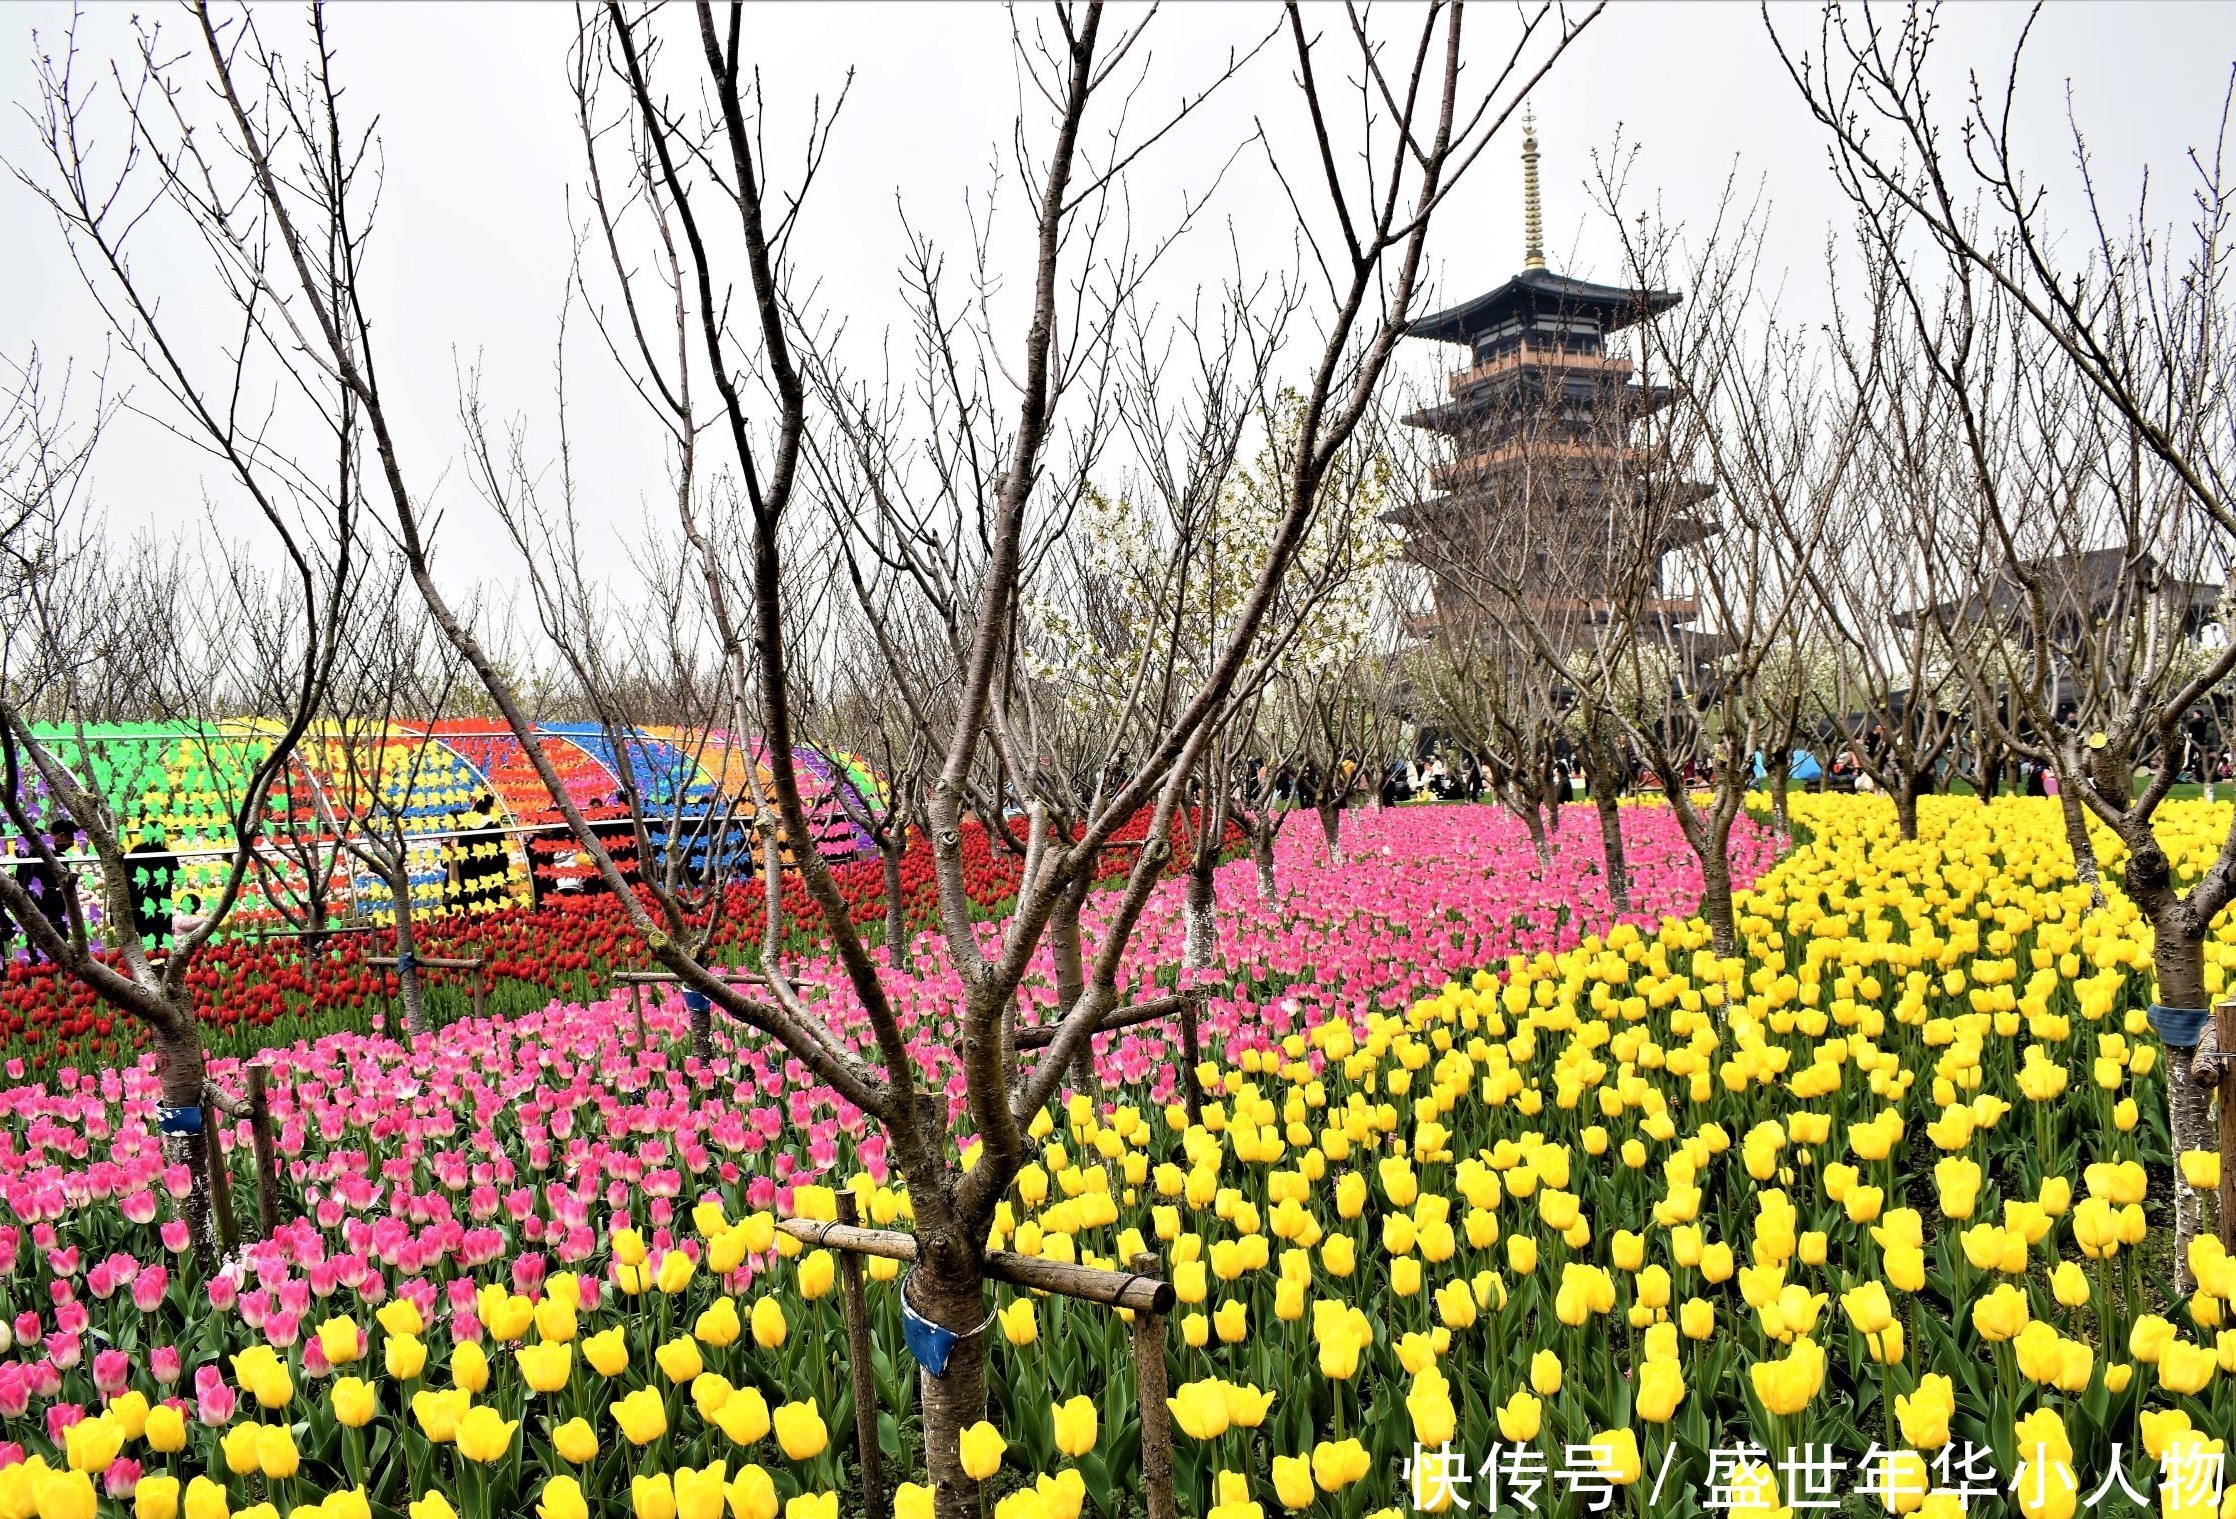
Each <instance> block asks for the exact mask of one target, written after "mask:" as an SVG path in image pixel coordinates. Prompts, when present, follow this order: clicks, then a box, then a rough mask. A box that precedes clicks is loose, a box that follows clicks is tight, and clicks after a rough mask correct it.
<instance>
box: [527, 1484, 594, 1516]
mask: <svg viewBox="0 0 2236 1519" xmlns="http://www.w3.org/2000/svg"><path fill="white" fill-rule="evenodd" d="M536 1519H590V1505H589V1503H588V1502H586V1501H585V1500H584V1498H583V1496H582V1484H581V1483H579V1482H577V1481H576V1480H575V1479H574V1478H572V1477H568V1476H558V1477H553V1478H552V1479H551V1480H550V1481H548V1482H546V1483H545V1484H544V1485H543V1495H542V1496H541V1497H539V1498H538V1499H537V1500H536Z"/></svg>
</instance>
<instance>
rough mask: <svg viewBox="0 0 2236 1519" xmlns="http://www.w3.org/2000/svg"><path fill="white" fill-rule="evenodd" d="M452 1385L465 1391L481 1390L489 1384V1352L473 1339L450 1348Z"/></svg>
mask: <svg viewBox="0 0 2236 1519" xmlns="http://www.w3.org/2000/svg"><path fill="white" fill-rule="evenodd" d="M450 1385H451V1386H453V1387H456V1388H459V1389H461V1390H463V1391H465V1392H480V1391H481V1390H482V1389H483V1388H485V1387H487V1386H488V1385H489V1352H487V1351H486V1350H483V1349H482V1348H481V1347H480V1346H479V1345H476V1344H475V1343H474V1342H473V1341H472V1340H468V1341H466V1342H465V1343H464V1344H462V1345H453V1346H452V1347H451V1349H450Z"/></svg>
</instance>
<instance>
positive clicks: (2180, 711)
mask: <svg viewBox="0 0 2236 1519" xmlns="http://www.w3.org/2000/svg"><path fill="white" fill-rule="evenodd" d="M1935 20H1936V17H1935V14H1934V12H1933V10H1932V9H1931V8H1925V9H1920V10H1914V11H1911V12H1907V13H1905V14H1904V15H1903V16H1902V18H1901V19H1900V20H1899V21H1898V22H1896V23H1893V24H1882V22H1881V21H1880V19H1879V18H1877V17H1875V16H1872V15H1868V14H1855V13H1850V12H1845V11H1837V10H1832V11H1827V12H1826V14H1825V17H1824V20H1823V23H1822V25H1821V27H1820V29H1819V32H1818V35H1817V38H1816V41H1815V47H1814V50H1813V51H1803V50H1801V49H1798V48H1789V47H1788V45H1787V44H1786V42H1785V41H1784V39H1782V38H1779V37H1778V36H1777V34H1776V32H1775V29H1773V33H1772V35H1773V40H1774V41H1775V42H1776V43H1777V45H1778V47H1779V50H1780V56H1781V58H1783V59H1784V60H1785V63H1786V66H1787V68H1788V70H1789V72H1790V74H1791V76H1792V78H1793V81H1794V83H1795V86H1796V88H1797V89H1798V90H1799V91H1800V92H1801V95H1802V97H1803V99H1804V100H1805V101H1806V103H1807V104H1808V106H1809V108H1810V110H1811V112H1812V113H1813V114H1814V115H1815V116H1816V118H1817V119H1818V121H1819V122H1820V123H1821V124H1822V125H1823V126H1824V127H1825V129H1826V131H1827V133H1828V134H1829V136H1830V139H1831V146H1832V155H1831V156H1832V165H1833V168H1834V171H1835V174H1836V176H1837V177H1838V179H1839V181H1840V183H1841V185H1842V188H1843V189H1844V190H1845V191H1846V192H1847V195H1848V197H1849V199H1850V200H1851V201H1852V202H1853V204H1854V206H1855V208H1856V212H1857V217H1858V223H1859V228H1860V230H1861V231H1862V233H1863V235H1864V238H1865V240H1866V242H1867V244H1868V245H1870V246H1873V247H1875V248H1876V249H1877V250H1878V251H1879V254H1880V256H1881V257H1882V258H1883V260H1884V263H1885V268H1886V270H1887V271H1888V274H1889V277H1890V278H1891V279H1892V280H1893V282H1894V284H1895V287H1896V295H1897V298H1898V300H1899V301H1900V303H1901V305H1902V307H1903V308H1904V309H1906V310H1907V311H1908V313H1909V314H1910V317H1911V319H1912V321H1913V323H1914V325H1915V327H1916V330H1917V334H1918V338H1919V346H1920V348H1921V350H1922V351H1923V352H1924V354H1925V356H1926V357H1927V359H1928V362H1929V364H1930V365H1931V368H1932V373H1933V377H1934V380H1935V383H1936V384H1937V385H1939V386H1940V387H1941V388H1942V390H1943V392H1944V393H1945V395H1946V397H1947V400H1948V402H1949V404H1950V405H1951V407H1952V408H1953V410H1954V411H1955V413H1956V416H1957V419H1958V430H1959V432H1960V434H1961V436H1962V439H1963V453H1962V457H1963V458H1964V460H1965V461H1966V463H1967V464H1968V465H1969V467H1970V472H1971V474H1972V476H1973V479H1972V496H1973V499H1974V503H1975V505H1974V511H1973V513H1972V514H1971V517H1970V521H1969V523H1968V527H1969V531H1968V532H1967V533H1966V534H1965V535H1964V536H1963V539H1962V540H1961V541H1960V542H1958V543H1956V544H1952V545H1950V546H1949V547H1948V548H1947V550H1946V551H1945V552H1944V553H1943V554H1942V555H1941V562H1942V563H1943V564H1944V565H1945V566H1947V569H1948V576H1947V580H1948V585H1947V589H1945V590H1944V591H1943V592H1942V593H1941V594H1940V595H1939V596H1938V597H1937V598H1936V599H1937V602H1938V603H1939V604H1940V605H1941V606H1942V607H1943V608H1944V620H1946V621H1948V622H1949V623H1950V624H1951V625H1952V626H1954V627H1958V628H1961V629H1966V630H1973V629H1986V630H2008V632H2007V634H2005V635H2004V636H1996V637H1994V638H1992V639H1991V640H1989V644H1990V648H1989V652H1990V655H1991V658H1990V659H1989V660H1988V661H1987V662H1986V667H1985V668H1982V667H1981V664H1980V662H1978V661H1972V662H1971V663H1972V665H1973V668H1972V669H1970V670H1968V672H1967V681H1968V684H1969V685H1970V686H1971V687H1972V694H1973V696H1974V699H1975V710H1976V717H1977V719H1978V720H1979V724H1980V732H1979V741H1980V744H1981V747H1982V748H1983V750H1985V749H1986V748H1987V747H1988V746H1989V745H1991V744H1992V745H1995V746H1999V747H2003V748H2007V749H2009V750H2011V751H2012V752H2015V753H2017V754H2019V755H2021V756H2023V757H2026V758H2031V759H2034V760H2035V761H2036V762H2037V763H2041V764H2046V765H2048V766H2050V767H2051V768H2052V769H2054V770H2055V772H2056V774H2057V776H2058V779H2059V789H2060V793H2061V794H2063V793H2064V792H2065V791H2066V790H2068V789H2071V790H2073V791H2075V792H2076V793H2077V794H2078V797H2079V800H2080V801H2081V803H2082V804H2083V805H2084V806H2085V807H2086V808H2087V809H2088V811H2089V812H2090V813H2092V814H2094V815H2095V816H2096V817H2097V818H2098V819H2099V820H2100V821H2101V822H2102V823H2103V824H2104V825H2105V826H2106V827H2107V828H2109V829H2110V830H2111V831H2112V832H2113V833H2114V834H2116V835H2117V836H2118V837H2119V839H2120V841H2121V843H2122V844H2123V845H2124V846H2125V847H2126V849H2127V862H2126V866H2125V875H2126V884H2127V889H2128V893H2129V895H2130V896H2131V897H2132V898H2133V899H2134V901H2135V903H2136V905H2137V906H2138V907H2139V908H2140V909H2141V910H2142V911H2143V913H2144V914H2145V915H2146V916H2147V917H2148V918H2149V919H2150V920H2151V924H2152V927H2153V930H2154V949H2153V958H2154V964H2155V969H2156V972H2157V979H2158V1002H2159V1008H2160V1011H2159V1013H2157V1014H2154V1016H2155V1017H2158V1018H2160V1020H2161V1022H2162V1027H2163V1029H2164V1031H2165V1032H2166V1033H2167V1035H2168V1038H2169V1043H2170V1044H2172V1045H2174V1046H2175V1058H2174V1059H2173V1060H2172V1061H2171V1066H2172V1071H2171V1072H2170V1079H2169V1084H2168V1087H2169V1101H2170V1104H2171V1107H2172V1113H2171V1122H2172V1128H2173V1142H2174V1145H2175V1148H2176V1149H2178V1150H2179V1149H2188V1148H2201V1147H2207V1146H2209V1145H2210V1144H2211V1143H2212V1136H2211V1135H2210V1133H2209V1132H2208V1126H2207V1118H2206V1113H2207V1096H2208V1090H2207V1089H2208V1087H2209V1084H2210V1081H2209V1078H2211V1077H2213V1076H2215V1075H2217V1062H2216V1061H2215V1060H2214V1059H2212V1058H2210V1056H2209V1054H2208V1056H2207V1057H2206V1058H2201V1059H2199V1060H2197V1061H2196V1062H2194V1063H2193V1062H2192V1061H2191V1060H2190V1059H2188V1058H2185V1053H2184V1051H2185V1048H2186V1042H2187V1040H2188V1038H2189V1037H2191V1033H2190V1029H2191V1026H2192V1025H2194V1023H2195V1022H2197V1021H2198V1020H2199V1018H2200V1017H2201V1010H2203V1009H2204V1008H2205V1007H2206V995H2205V983H2204V957H2203V945H2204V939H2205V935H2206V934H2207V932H2208V931H2209V929H2210V927H2211V925H2212V923H2213V921H2214V919H2215V918H2216V917H2217V916H2218V915H2219V914H2220V912H2221V911H2222V910H2223V909H2224V908H2225V907H2226V906H2227V905H2228V903H2229V901H2230V900H2231V898H2232V897H2236V831H2232V832H2231V834H2230V836H2229V837H2228V839H2227V840H2226V841H2225V842H2224V844H2223V846H2222V848H2221V850H2220V852H2219V855H2218V857H2217V858H2216V859H2215V861H2214V863H2213V865H2212V866H2211V867H2210V868H2209V869H2208V870H2207V871H2206V872H2205V873H2204V875H2203V876H2202V877H2201V878H2200V879H2198V880H2197V881H2196V882H2194V883H2193V884H2192V885H2191V886H2190V887H2189V889H2188V890H2187V891H2184V890H2182V889H2181V888H2180V885H2179V883H2177V881H2176V880H2175V878H2174V873H2173V868H2172V865H2171V863H2170V861H2169V860H2168V857H2167V854H2166V851H2165V849H2164V847H2163V846H2162V845H2161V844H2160V843H2159V841H2158V839H2157V836H2156V833H2155V830H2154V828H2153V818H2154V816H2155V814H2156V811H2157V808H2158V804H2159V802H2160V801H2161V800H2162V799H2163V798H2164V797H2165V796H2166V794H2167V793H2168V791H2169V790H2170V789H2171V788H2172V786H2173V784H2174V781H2175V778H2176V776H2177V775H2178V774H2179V772H2180V766H2181V762H2182V754H2183V752H2184V748H2185V734H2184V732H2183V723H2184V721H2185V719H2186V717H2187V715H2188V714H2189V713H2190V712H2191V711H2192V709H2193V708H2195V707H2196V706H2197V705H2198V703H2199V702H2200V701H2202V700H2203V699H2204V698H2205V697H2206V696H2207V694H2208V693H2210V692H2212V691H2213V690H2214V689H2215V688H2216V687H2218V686H2220V685H2221V684H2222V683H2223V682H2224V681H2225V680H2226V679H2227V677H2228V676H2229V674H2230V673H2231V671H2232V670H2236V644H2230V645H2226V646H2224V647H2222V648H2220V649H2219V650H2218V651H2217V652H2211V653H2207V654H2205V655H2204V656H2203V657H2201V658H2195V657H2191V656H2190V655H2189V654H2187V653H2185V652H2184V651H2185V650H2187V649H2189V648H2190V647H2192V645H2193V643H2194V640H2193V637H2192V635H2193V634H2194V631H2195V629H2196V625H2197V623H2198V622H2199V620H2200V615H2201V614H2200V612H2199V610H2198V608H2197V606H2196V604H2195V603H2196V600H2197V599H2198V598H2197V592H2196V589H2195V587H2196V585H2197V584H2198V583H2199V582H2201V581H2203V580H2205V579H2207V578H2208V576H2210V575H2212V574H2214V573H2216V572H2217V574H2218V575H2220V576H2225V572H2226V565H2227V562H2228V559H2229V555H2230V549H2231V545H2232V543H2236V502H2232V501H2231V498H2230V490H2229V486H2230V479H2231V470H2232V468H2236V457H2232V455H2231V452H2230V446H2229V443H2230V438H2231V436H2232V435H2236V432H2232V428H2231V425H2230V424H2231V421H2232V420H2236V413H2232V410H2231V408H2232V406H2236V388H2232V386H2231V384H2230V379H2231V375H2230V369H2229V353H2230V345H2229V339H2230V330H2229V323H2230V318H2231V304H2232V303H2231V300H2230V296H2229V246H2230V244H2229V234H2230V217H2231V211H2232V202H2231V195H2230V190H2229V187H2228V178H2227V172H2226V166H2225V150H2226V146H2227V133H2228V115H2229V112H2228V106H2229V102H2228V101H2226V100H2224V104H2223V109H2222V113H2221V117H2220V119H2219V121H2217V122H2216V123H2215V125H2214V129H2213V131H2212V132H2211V133H2210V135H2209V136H2208V137H2207V138H2206V140H2205V141H2204V142H2202V143H2201V144H2200V145H2199V147H2198V148H2197V149H2196V150H2194V151H2193V152H2192V153H2191V155H2190V158H2189V163H2188V176H2187V177H2188V180H2189V185H2188V197H2187V198H2188V201H2189V212H2188V219H2187V225H2186V226H2185V227H2181V228H2179V229H2178V230H2176V231H2173V232H2171V233H2170V232H2169V231H2168V230H2167V229H2166V228H2163V227H2162V226H2161V225H2160V223H2159V220H2158V217H2157V214H2156V213H2155V212H2154V211H2153V209H2152V206H2151V202H2150V200H2149V180H2148V177H2147V176H2146V178H2145V181H2144V187H2143V190H2142V191H2141V192H2140V194H2139V198H2138V201H2137V204H2136V206H2135V209H2134V211H2133V213H2132V214H2130V215H2122V214H2120V213H2118V212H2117V211H2116V210H2114V208H2112V207H2111V206H2110V205H2108V204H2107V203H2106V201H2105V198H2104V197H2103V196H2102V194H2101V193H2100V190H2099V180H2098V176H2097V168H2096V164H2095V160H2094V158H2093V156H2092V154H2091V151H2090V147H2089V144H2088V142H2087V140H2086V138H2085V137H2083V136H2082V135H2081V134H2080V132H2079V131H2078V129H2077V128H2076V130H2075V132H2074V139H2073V148H2074V157H2075V161H2076V164H2077V166H2078V170H2079V176H2080V186H2079V191H2078V195H2077V197H2075V198H2073V199H2072V200H2071V201H2070V203H2069V204H2068V203H2065V202H2061V201H2059V200H2058V199H2056V198H2055V197H2053V196H2051V195H2050V194H2048V193H2046V191H2045V189H2044V188H2043V186H2042V185H2041V184H2040V183H2039V182H2038V180H2037V179H2036V178H2035V177H2034V176H2033V175H2032V174H2031V173H2030V171H2029V169H2028V166H2027V165H2025V164H2023V163H2022V162H2021V161H2020V160H2019V158H2018V156H2017V152H2016V145H2015V142H2014V133H2013V120H2014V116H2015V113H2016V110H2017V108H2018V104H2019V100H2020V97H2021V84H2022V79H2023V77H2024V71H2023V64H2024V61H2025V48H2026V42H2027V37H2028V36H2029V35H2030V34H2031V31H2032V25H2031V22H2030V24H2029V26H2028V28H2027V31H2026V32H2025V33H2022V35H2021V39H2020V41H2019V43H2018V45H2017V46H2016V47H2014V49H2013V51H2012V53H2011V55H2010V58H2009V59H2008V61H2007V64H2006V65H2005V66H2004V67H2002V68H2000V69H1999V70H1998V72H1997V76H1996V77H1995V78H1994V79H1993V80H1992V81H1983V80H1982V79H1981V78H1980V77H1979V76H1978V75H1977V74H1975V75H1974V76H1972V78H1971V80H1970V88H1969V91H1968V93H1967V95H1966V97H1965V99H1964V100H1963V102H1962V104H1961V106H1960V107H1959V109H1958V111H1957V112H1956V113H1955V115H1954V118H1953V119H1952V117H1951V114H1950V113H1949V112H1948V111H1946V110H1945V109H1944V108H1942V107H1941V106H1940V105H1939V104H1938V103H1937V102H1936V100H1935V99H1934V96H1933V93H1932V91H1931V89H1930V88H1929V86H1928V82H1927V81H1928V77H1929V75H1928V67H1929V61H1931V60H1933V58H1934V45H1935V41H1936V29H1935ZM1952 133H1954V134H1956V135H1957V136H1958V137H1959V138H1960V139H1961V140H1960V141H1959V142H1957V143H1956V144H1954V145H1952V143H1951V141H1950V137H1951V134H1952ZM2045 500H2047V501H2050V502H2053V503H2055V509H2054V510H2052V511H2050V512H2046V513H2043V512H2037V511H2030V508H2032V507H2034V506H2036V505H2037V504H2038V503H2039V502H2041V501H2045ZM1949 645H1950V651H1951V654H1952V656H1954V657H1958V658H1960V659H1963V658H1965V657H1966V656H1967V654H1968V652H1969V651H1970V649H1971V647H1972V644H1971V640H1970V639H1969V638H1965V637H1954V638H1951V639H1950V640H1949ZM2139 769H2140V770H2143V771H2145V772H2146V773H2145V774H2143V775H2142V776H2141V777H2140V782H2139V783H2138V770H2139ZM2208 1049H2209V1047H2208ZM2199 1213H2200V1205H2199V1202H2198V1199H2197V1197H2196V1195H2195V1193H2194V1192H2193V1191H2192V1190H2191V1189H2190V1188H2189V1187H2188V1186H2187V1184H2186V1183H2185V1182H2183V1181H2182V1180H2181V1179H2180V1178H2179V1177H2177V1178H2176V1182H2175V1219H2176V1227H2175V1234H2176V1252H2175V1253H2176V1260H2177V1267H2178V1272H2179V1275H2180V1279H2181V1282H2182V1285H2183V1286H2184V1288H2185V1290H2186V1288H2187V1286H2188V1284H2189V1266H2188V1258H2187V1253H2186V1251H2187V1245H2188V1242H2189V1239H2190V1237H2191V1236H2192V1235H2193V1234H2194V1232H2195V1230H2196V1228H2197V1221H2198V1216H2199Z"/></svg>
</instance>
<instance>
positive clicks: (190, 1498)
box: [185, 1477, 455, 1519]
mask: <svg viewBox="0 0 2236 1519" xmlns="http://www.w3.org/2000/svg"><path fill="white" fill-rule="evenodd" d="M185 1512H186V1519H227V1516H228V1515H229V1514H230V1513H231V1512H232V1510H231V1509H230V1508H229V1507H228V1506H227V1504H226V1501H225V1489H224V1487H223V1486H222V1485H220V1484H218V1483H215V1482H212V1481H211V1480H210V1479H209V1478H207V1477H196V1478H194V1479H193V1480H192V1481H190V1482H188V1483H187V1484H186V1505H185ZM412 1519H418V1514H417V1512H416V1505H415V1512H414V1513H413V1515H412ZM453 1519H455V1516H453Z"/></svg>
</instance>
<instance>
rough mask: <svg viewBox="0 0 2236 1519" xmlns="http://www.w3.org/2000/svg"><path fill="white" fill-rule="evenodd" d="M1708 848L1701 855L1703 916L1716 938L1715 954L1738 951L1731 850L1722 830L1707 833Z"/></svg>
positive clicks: (1710, 830)
mask: <svg viewBox="0 0 2236 1519" xmlns="http://www.w3.org/2000/svg"><path fill="white" fill-rule="evenodd" d="M1708 841H1709V842H1708V847H1707V848H1705V849H1703V850H1701V851H1700V915H1701V916H1702V917H1704V918H1706V919H1707V920H1708V927H1709V930H1710V932H1712V933H1713V934H1714V936H1715V944H1716V953H1717V954H1719V955H1730V954H1733V953H1735V952H1736V951H1737V948H1738V942H1739V936H1738V931H1737V928H1736V919H1735V918H1734V917H1733V915H1732V907H1731V846H1730V840H1729V837H1728V835H1726V834H1724V833H1723V832H1722V831H1721V830H1718V829H1715V828H1710V829H1709V830H1708Z"/></svg>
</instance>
